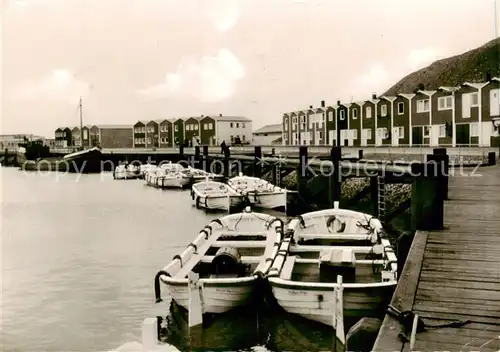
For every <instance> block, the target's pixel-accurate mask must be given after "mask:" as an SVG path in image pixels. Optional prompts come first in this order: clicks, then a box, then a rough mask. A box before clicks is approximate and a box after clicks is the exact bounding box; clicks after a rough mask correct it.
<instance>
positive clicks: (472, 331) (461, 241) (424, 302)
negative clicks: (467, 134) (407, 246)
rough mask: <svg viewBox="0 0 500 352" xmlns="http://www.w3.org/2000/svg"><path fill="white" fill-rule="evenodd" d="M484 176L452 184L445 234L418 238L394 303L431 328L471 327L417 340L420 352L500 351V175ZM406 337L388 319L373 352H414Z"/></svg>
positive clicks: (430, 332)
mask: <svg viewBox="0 0 500 352" xmlns="http://www.w3.org/2000/svg"><path fill="white" fill-rule="evenodd" d="M467 172H472V169H470V170H468V169H466V170H463V173H467ZM476 174H480V175H481V176H471V175H462V176H459V175H456V176H452V177H450V179H449V197H450V200H449V201H447V202H446V203H445V229H444V230H443V231H431V232H428V233H426V232H417V234H416V236H415V239H414V241H413V244H412V248H411V250H410V253H409V255H408V259H407V262H406V264H405V267H404V270H403V273H402V275H401V278H400V280H399V283H398V287H397V289H396V292H395V294H394V296H393V299H392V305H393V306H394V307H396V308H397V309H400V310H401V311H405V310H412V311H413V312H414V313H416V314H418V315H419V316H420V317H421V318H423V320H424V322H425V323H426V324H436V323H449V322H451V321H453V320H470V323H469V324H465V325H463V326H461V327H446V328H435V329H427V330H426V331H424V332H421V333H417V334H416V338H415V346H414V350H415V351H499V350H500V167H499V166H491V167H485V168H480V169H479V170H478V171H477V172H476ZM401 329H402V327H401V326H400V324H399V323H398V322H397V321H396V320H395V319H394V318H392V317H390V316H386V317H385V319H384V322H383V324H382V328H381V330H380V332H379V335H378V338H377V341H376V342H375V346H374V348H373V350H374V351H409V350H410V343H409V342H406V343H403V342H402V341H401V340H400V339H399V337H398V334H399V332H400V331H401Z"/></svg>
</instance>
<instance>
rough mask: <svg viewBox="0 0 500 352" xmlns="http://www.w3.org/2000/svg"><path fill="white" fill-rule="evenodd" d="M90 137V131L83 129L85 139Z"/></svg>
mask: <svg viewBox="0 0 500 352" xmlns="http://www.w3.org/2000/svg"><path fill="white" fill-rule="evenodd" d="M88 138H89V131H87V130H83V139H88Z"/></svg>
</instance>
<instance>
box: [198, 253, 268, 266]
mask: <svg viewBox="0 0 500 352" xmlns="http://www.w3.org/2000/svg"><path fill="white" fill-rule="evenodd" d="M214 258H215V256H213V255H205V256H203V258H201V260H200V262H202V263H212V261H213V260H214ZM261 260H262V257H260V256H259V257H255V256H250V255H249V256H242V257H241V262H242V263H243V264H259V263H260V261H261Z"/></svg>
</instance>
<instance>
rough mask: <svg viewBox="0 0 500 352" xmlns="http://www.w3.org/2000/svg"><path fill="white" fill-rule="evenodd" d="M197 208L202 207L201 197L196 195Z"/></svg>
mask: <svg viewBox="0 0 500 352" xmlns="http://www.w3.org/2000/svg"><path fill="white" fill-rule="evenodd" d="M195 203H196V209H200V197H196V202H195Z"/></svg>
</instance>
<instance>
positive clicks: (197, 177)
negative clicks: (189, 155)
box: [181, 166, 222, 184]
mask: <svg viewBox="0 0 500 352" xmlns="http://www.w3.org/2000/svg"><path fill="white" fill-rule="evenodd" d="M181 174H182V177H183V178H186V179H187V180H188V182H189V183H191V184H194V183H197V182H202V181H205V180H206V179H207V178H209V179H213V180H216V179H219V178H221V177H222V176H220V175H216V174H213V173H210V172H206V171H204V170H200V169H195V168H193V167H191V166H188V167H187V168H185V169H184V170H182V171H181Z"/></svg>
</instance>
